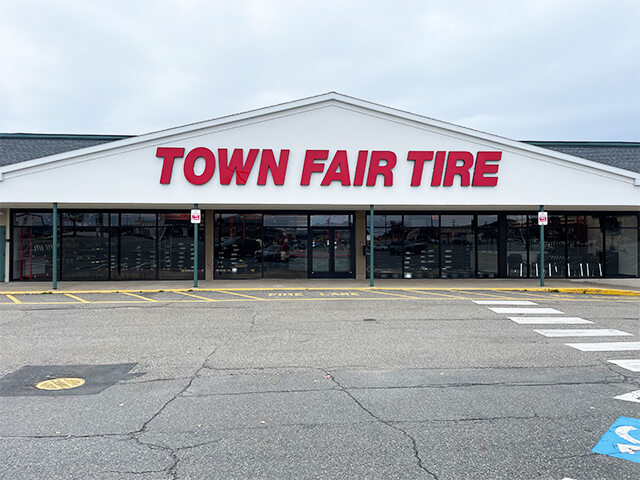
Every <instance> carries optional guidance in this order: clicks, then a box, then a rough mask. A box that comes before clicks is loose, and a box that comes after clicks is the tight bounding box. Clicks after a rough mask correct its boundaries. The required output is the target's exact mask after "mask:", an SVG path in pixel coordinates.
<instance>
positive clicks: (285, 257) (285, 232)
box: [258, 218, 307, 278]
mask: <svg viewBox="0 0 640 480" xmlns="http://www.w3.org/2000/svg"><path fill="white" fill-rule="evenodd" d="M305 223H306V218H305ZM258 255H259V257H261V259H262V262H263V268H264V277H265V278H307V228H306V227H305V228H288V227H270V226H266V225H265V227H264V249H263V250H262V251H261V252H260V253H259V254H258Z"/></svg>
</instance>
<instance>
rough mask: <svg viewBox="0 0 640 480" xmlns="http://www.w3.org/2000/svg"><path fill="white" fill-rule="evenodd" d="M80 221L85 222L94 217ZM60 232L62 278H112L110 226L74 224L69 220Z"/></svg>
mask: <svg viewBox="0 0 640 480" xmlns="http://www.w3.org/2000/svg"><path fill="white" fill-rule="evenodd" d="M87 220H88V221H87ZM93 220H95V219H93ZM77 223H79V224H80V225H86V224H88V223H91V219H85V221H80V222H77ZM94 225H95V223H94ZM61 233H62V242H61V247H62V248H61V255H60V279H61V280H75V281H81V280H109V229H108V227H103V226H93V227H87V226H74V225H73V222H68V224H67V225H63V226H62V228H61Z"/></svg>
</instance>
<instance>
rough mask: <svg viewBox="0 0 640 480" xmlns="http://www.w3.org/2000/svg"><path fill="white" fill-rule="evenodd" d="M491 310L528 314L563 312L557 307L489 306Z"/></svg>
mask: <svg viewBox="0 0 640 480" xmlns="http://www.w3.org/2000/svg"><path fill="white" fill-rule="evenodd" d="M489 310H491V311H493V312H495V313H519V314H523V313H524V314H528V313H537V314H541V313H542V314H558V313H562V312H561V311H560V310H556V309H555V308H536V307H533V308H518V307H493V308H492V307H489Z"/></svg>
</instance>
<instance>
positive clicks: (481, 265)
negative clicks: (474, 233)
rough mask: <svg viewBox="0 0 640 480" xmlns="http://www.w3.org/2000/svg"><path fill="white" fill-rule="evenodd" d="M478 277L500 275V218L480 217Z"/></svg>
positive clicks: (492, 216)
mask: <svg viewBox="0 0 640 480" xmlns="http://www.w3.org/2000/svg"><path fill="white" fill-rule="evenodd" d="M477 248H478V277H488V278H493V277H495V276H496V275H498V216H497V215H478V247H477Z"/></svg>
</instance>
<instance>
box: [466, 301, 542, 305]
mask: <svg viewBox="0 0 640 480" xmlns="http://www.w3.org/2000/svg"><path fill="white" fill-rule="evenodd" d="M473 303H477V304H478V305H537V303H535V302H532V301H530V300H473Z"/></svg>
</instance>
